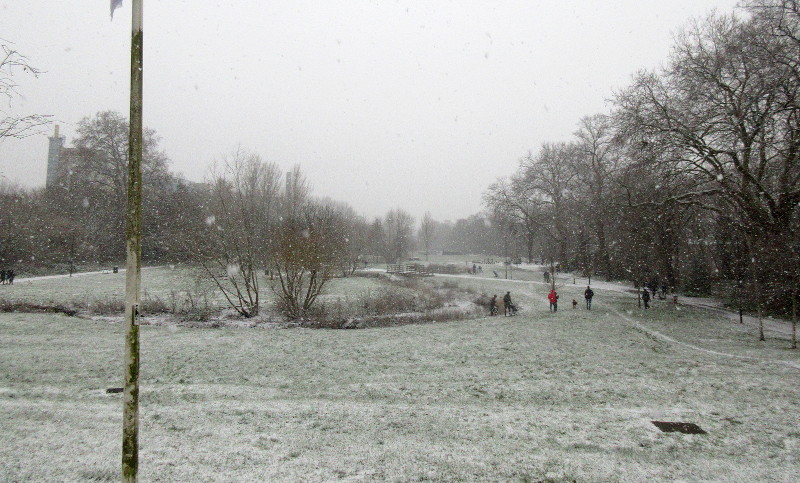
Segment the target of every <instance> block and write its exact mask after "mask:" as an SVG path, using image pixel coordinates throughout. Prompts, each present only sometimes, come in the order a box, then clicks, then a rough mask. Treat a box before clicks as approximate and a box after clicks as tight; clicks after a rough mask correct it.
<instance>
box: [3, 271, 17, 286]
mask: <svg viewBox="0 0 800 483" xmlns="http://www.w3.org/2000/svg"><path fill="white" fill-rule="evenodd" d="M16 276H17V274H15V273H14V270H0V284H2V285H5V284H8V285H14V277H16Z"/></svg>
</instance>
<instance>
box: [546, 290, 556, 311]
mask: <svg viewBox="0 0 800 483" xmlns="http://www.w3.org/2000/svg"><path fill="white" fill-rule="evenodd" d="M547 300H549V301H550V311H551V312H558V294H557V293H556V291H555V290H551V291H550V293H549V294H548V295H547Z"/></svg>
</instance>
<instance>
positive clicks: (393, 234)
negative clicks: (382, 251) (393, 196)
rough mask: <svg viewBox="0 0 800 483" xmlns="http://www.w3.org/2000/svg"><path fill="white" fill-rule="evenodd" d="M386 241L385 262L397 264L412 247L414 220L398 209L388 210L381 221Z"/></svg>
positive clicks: (406, 255)
mask: <svg viewBox="0 0 800 483" xmlns="http://www.w3.org/2000/svg"><path fill="white" fill-rule="evenodd" d="M383 228H384V230H385V233H386V241H387V249H388V250H387V256H388V258H387V261H388V262H390V263H397V262H400V261H402V260H403V259H405V258H406V257H408V254H409V252H411V250H412V249H413V247H414V239H413V233H414V218H413V217H412V216H411V215H410V214H408V213H407V212H405V211H403V210H402V209H400V208H395V209H393V210H390V211H389V212H388V213H387V214H386V217H385V218H384V220H383Z"/></svg>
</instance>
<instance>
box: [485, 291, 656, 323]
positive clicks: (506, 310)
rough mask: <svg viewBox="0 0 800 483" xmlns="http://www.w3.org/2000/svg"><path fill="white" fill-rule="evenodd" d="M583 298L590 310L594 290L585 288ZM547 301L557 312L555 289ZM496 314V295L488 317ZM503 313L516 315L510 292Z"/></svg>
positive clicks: (573, 303) (491, 300) (573, 302)
mask: <svg viewBox="0 0 800 483" xmlns="http://www.w3.org/2000/svg"><path fill="white" fill-rule="evenodd" d="M583 297H584V299H586V310H592V298H593V297H594V290H592V289H591V287H588V286H587V287H586V290H584V291H583ZM547 300H548V301H550V311H551V312H558V293H556V291H555V289H553V290H550V293H549V294H547ZM648 300H649V299H648ZM572 308H573V309H576V308H578V301H577V300H575V299H572ZM498 312H499V309H498V307H497V294H495V295H493V296H492V298H491V299H489V315H497V314H498ZM503 312H504V315H506V316H509V315H517V306H516V305H514V304H513V303H512V302H511V292H510V291H509V292H506V294H505V295H504V296H503Z"/></svg>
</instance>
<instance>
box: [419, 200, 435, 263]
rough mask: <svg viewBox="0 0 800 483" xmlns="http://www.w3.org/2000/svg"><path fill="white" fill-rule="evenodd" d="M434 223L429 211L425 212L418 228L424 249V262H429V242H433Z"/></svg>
mask: <svg viewBox="0 0 800 483" xmlns="http://www.w3.org/2000/svg"><path fill="white" fill-rule="evenodd" d="M433 231H434V221H433V217H432V216H431V212H430V211H426V212H425V216H423V217H422V224H421V225H420V227H419V238H420V239H421V240H422V246H424V247H425V261H428V260H430V252H431V241H432V240H433Z"/></svg>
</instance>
